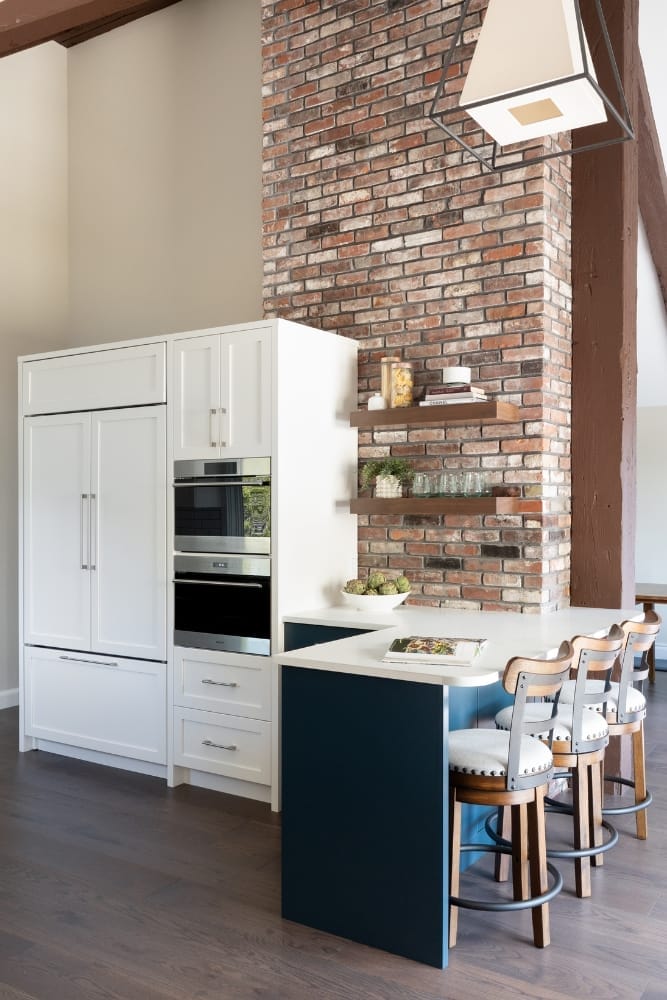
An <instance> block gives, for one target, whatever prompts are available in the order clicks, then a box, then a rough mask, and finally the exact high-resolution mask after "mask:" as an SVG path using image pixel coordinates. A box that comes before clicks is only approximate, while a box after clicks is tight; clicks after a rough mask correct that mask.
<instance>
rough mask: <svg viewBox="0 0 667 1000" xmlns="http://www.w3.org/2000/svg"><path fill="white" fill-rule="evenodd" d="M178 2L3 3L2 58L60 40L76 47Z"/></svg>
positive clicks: (49, 0)
mask: <svg viewBox="0 0 667 1000" xmlns="http://www.w3.org/2000/svg"><path fill="white" fill-rule="evenodd" d="M177 2H178V0H2V2H0V58H2V57H3V56H7V55H11V54H12V53H14V52H20V51H21V50H22V49H28V48H31V47H32V46H34V45H41V44H42V43H43V42H49V41H57V42H61V44H63V45H74V44H76V43H77V42H80V41H85V40H86V39H88V38H92V37H93V36H94V35H99V34H102V33H103V32H105V31H110V30H111V29H112V28H117V27H118V26H119V25H121V24H126V23H127V22H128V21H133V20H135V19H136V18H138V17H144V16H145V15H146V14H151V13H153V11H156V10H160V9H161V8H163V7H169V6H171V4H173V3H177Z"/></svg>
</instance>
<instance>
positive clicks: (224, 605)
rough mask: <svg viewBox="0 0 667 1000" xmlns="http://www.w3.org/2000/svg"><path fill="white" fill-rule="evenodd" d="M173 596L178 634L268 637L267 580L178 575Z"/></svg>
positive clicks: (269, 600) (269, 620) (268, 585)
mask: <svg viewBox="0 0 667 1000" xmlns="http://www.w3.org/2000/svg"><path fill="white" fill-rule="evenodd" d="M174 593H175V622H174V626H175V629H176V631H177V632H191V633H199V634H207V635H231V636H244V637H248V638H257V639H269V638H270V635H271V598H270V594H271V586H270V582H269V578H268V577H249V576H224V577H220V576H212V575H211V576H209V575H205V574H192V573H178V574H177V575H176V580H175V587H174Z"/></svg>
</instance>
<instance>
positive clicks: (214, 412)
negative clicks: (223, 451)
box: [209, 408, 218, 448]
mask: <svg viewBox="0 0 667 1000" xmlns="http://www.w3.org/2000/svg"><path fill="white" fill-rule="evenodd" d="M217 412H218V411H217V410H216V409H213V408H212V409H211V412H210V414H209V430H210V432H211V448H217V447H218V443H217V441H216V440H215V430H214V428H213V420H214V419H215V417H216V415H217Z"/></svg>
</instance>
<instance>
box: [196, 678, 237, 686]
mask: <svg viewBox="0 0 667 1000" xmlns="http://www.w3.org/2000/svg"><path fill="white" fill-rule="evenodd" d="M202 684H213V685H214V686H215V687H220V688H237V687H238V684H237V683H236V681H212V680H211V678H210V677H205V678H204V679H203V681H202Z"/></svg>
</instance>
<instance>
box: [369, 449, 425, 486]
mask: <svg viewBox="0 0 667 1000" xmlns="http://www.w3.org/2000/svg"><path fill="white" fill-rule="evenodd" d="M414 474H415V470H414V469H413V468H412V466H411V465H410V463H409V462H408V460H407V459H405V458H392V457H391V456H387V457H386V458H372V459H371V460H370V462H366V464H365V465H364V466H363V468H362V470H361V485H362V486H363V487H364V489H365V488H366V487H368V486H370V485H371V483H372V482H373V480H374V479H377V477H378V476H396V478H397V479H398V480H400V482H401V483H403V484H404V485H406V486H409V485H410V483H411V482H412V480H413V477H414Z"/></svg>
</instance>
